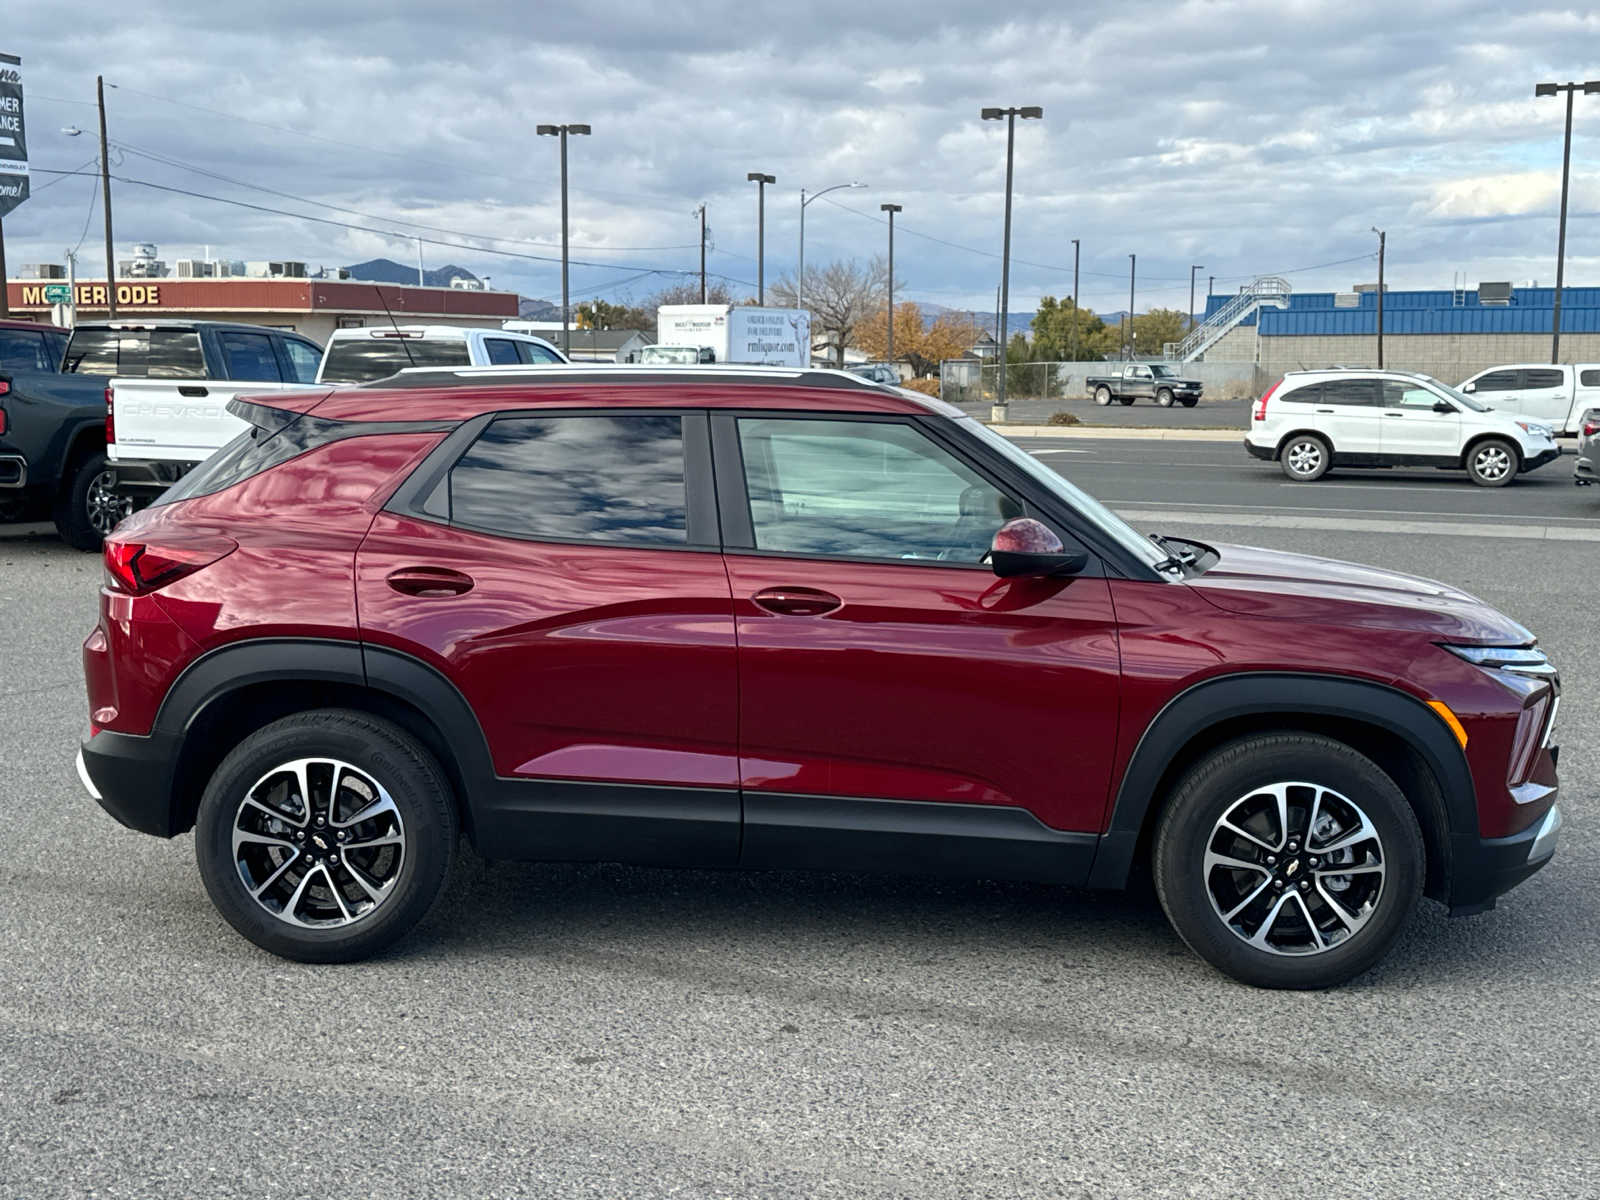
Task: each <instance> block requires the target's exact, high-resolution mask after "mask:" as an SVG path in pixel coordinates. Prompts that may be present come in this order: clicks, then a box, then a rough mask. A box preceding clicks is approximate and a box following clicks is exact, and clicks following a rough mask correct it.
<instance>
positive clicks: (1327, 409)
mask: <svg viewBox="0 0 1600 1200" xmlns="http://www.w3.org/2000/svg"><path fill="white" fill-rule="evenodd" d="M1317 411H1318V412H1319V413H1331V412H1333V409H1331V408H1319V409H1317Z"/></svg>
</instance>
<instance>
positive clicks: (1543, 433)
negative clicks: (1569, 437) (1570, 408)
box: [1517, 421, 1555, 441]
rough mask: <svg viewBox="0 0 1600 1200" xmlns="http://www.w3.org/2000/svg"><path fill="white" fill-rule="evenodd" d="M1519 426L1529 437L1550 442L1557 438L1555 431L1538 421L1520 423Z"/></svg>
mask: <svg viewBox="0 0 1600 1200" xmlns="http://www.w3.org/2000/svg"><path fill="white" fill-rule="evenodd" d="M1517 425H1518V426H1519V427H1520V428H1521V430H1522V432H1523V433H1525V434H1527V435H1528V436H1529V437H1536V438H1544V439H1545V440H1546V441H1548V440H1549V439H1550V438H1552V437H1554V436H1555V431H1554V430H1552V429H1551V428H1550V426H1548V425H1541V424H1539V423H1538V422H1537V421H1518V422H1517Z"/></svg>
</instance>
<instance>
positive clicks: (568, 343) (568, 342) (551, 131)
mask: <svg viewBox="0 0 1600 1200" xmlns="http://www.w3.org/2000/svg"><path fill="white" fill-rule="evenodd" d="M534 132H535V133H537V134H539V135H540V136H541V137H559V138H560V139H561V353H563V354H566V353H567V351H568V350H570V349H571V348H572V334H571V330H570V327H569V324H568V318H567V305H568V303H569V300H568V295H567V135H568V134H569V133H570V134H572V135H574V136H583V135H587V134H588V132H589V127H588V126H587V125H538V126H535V128H534Z"/></svg>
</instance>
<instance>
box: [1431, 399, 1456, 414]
mask: <svg viewBox="0 0 1600 1200" xmlns="http://www.w3.org/2000/svg"><path fill="white" fill-rule="evenodd" d="M1455 410H1456V406H1455V405H1454V404H1451V403H1450V401H1448V400H1435V401H1434V402H1433V411H1434V412H1436V413H1453V412H1455Z"/></svg>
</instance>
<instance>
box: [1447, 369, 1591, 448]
mask: <svg viewBox="0 0 1600 1200" xmlns="http://www.w3.org/2000/svg"><path fill="white" fill-rule="evenodd" d="M1460 390H1461V391H1463V392H1465V393H1466V394H1467V395H1469V396H1476V397H1477V398H1478V399H1479V400H1481V401H1483V403H1485V404H1487V405H1488V406H1489V407H1490V408H1492V409H1494V410H1495V411H1497V412H1503V413H1511V414H1514V415H1515V416H1519V417H1529V418H1531V419H1533V420H1535V421H1543V422H1545V423H1546V424H1547V425H1550V426H1551V427H1552V428H1554V429H1555V431H1556V433H1557V434H1560V435H1562V436H1566V437H1576V436H1577V433H1578V428H1579V426H1581V425H1582V424H1583V414H1584V413H1586V412H1588V411H1589V410H1590V409H1591V408H1594V407H1596V406H1597V405H1600V363H1556V364H1554V365H1551V364H1550V363H1512V364H1511V365H1509V366H1504V367H1490V368H1489V369H1488V370H1487V371H1479V372H1478V373H1477V374H1476V375H1474V376H1473V377H1472V378H1471V379H1468V380H1467V381H1466V382H1465V383H1463V384H1462V385H1461V388H1460Z"/></svg>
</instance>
